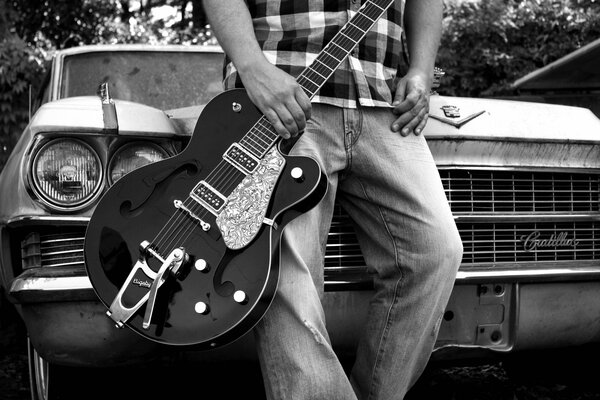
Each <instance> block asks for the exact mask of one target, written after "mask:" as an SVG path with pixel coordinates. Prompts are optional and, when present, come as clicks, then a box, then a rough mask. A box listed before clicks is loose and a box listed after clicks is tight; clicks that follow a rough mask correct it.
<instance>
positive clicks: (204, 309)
mask: <svg viewBox="0 0 600 400" xmlns="http://www.w3.org/2000/svg"><path fill="white" fill-rule="evenodd" d="M194 311H196V313H198V314H202V315H206V314H208V313H209V312H210V307H209V306H208V304H206V303H205V302H203V301H199V302H197V303H196V304H195V305H194Z"/></svg>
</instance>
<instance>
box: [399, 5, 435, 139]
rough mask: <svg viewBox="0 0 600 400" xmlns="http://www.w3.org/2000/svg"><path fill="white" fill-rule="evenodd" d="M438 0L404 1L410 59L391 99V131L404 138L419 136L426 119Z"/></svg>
mask: <svg viewBox="0 0 600 400" xmlns="http://www.w3.org/2000/svg"><path fill="white" fill-rule="evenodd" d="M442 13H443V4H442V1H441V0H406V6H405V10H404V21H405V22H404V25H405V29H406V38H407V44H408V54H409V56H410V66H409V69H408V72H407V74H406V75H405V76H404V77H402V78H401V79H400V81H399V82H398V86H397V88H396V96H395V99H394V103H393V104H392V105H393V106H394V113H395V114H396V115H398V116H399V118H398V119H396V121H395V122H394V123H393V124H392V130H393V131H400V132H401V134H402V135H403V136H406V135H408V134H410V133H411V132H413V133H415V134H416V135H419V134H420V133H421V131H422V130H423V128H424V127H425V124H426V123H427V118H428V116H429V91H430V90H431V83H432V80H433V68H434V65H435V58H436V55H437V51H438V47H439V43H440V37H441V33H442Z"/></svg>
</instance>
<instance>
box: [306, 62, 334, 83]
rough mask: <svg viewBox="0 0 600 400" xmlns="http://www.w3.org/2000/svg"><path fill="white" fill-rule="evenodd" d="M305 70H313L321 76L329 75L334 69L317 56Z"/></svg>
mask: <svg viewBox="0 0 600 400" xmlns="http://www.w3.org/2000/svg"><path fill="white" fill-rule="evenodd" d="M307 70H313V71H315V72H317V73H318V74H319V75H321V76H322V77H323V78H326V77H329V75H331V73H332V72H333V71H334V69H333V68H330V67H328V66H327V64H325V63H323V62H322V61H321V60H320V59H319V58H317V59H316V60H315V61H314V62H313V63H312V65H311V66H310V67H308V68H307Z"/></svg>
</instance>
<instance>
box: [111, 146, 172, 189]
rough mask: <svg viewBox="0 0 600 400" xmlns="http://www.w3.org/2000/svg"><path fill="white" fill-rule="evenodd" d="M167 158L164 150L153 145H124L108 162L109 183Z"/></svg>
mask: <svg viewBox="0 0 600 400" xmlns="http://www.w3.org/2000/svg"><path fill="white" fill-rule="evenodd" d="M168 156H169V155H168V154H167V152H166V151H165V150H163V149H162V148H161V147H159V146H158V145H156V144H154V143H148V142H133V143H129V144H126V145H125V146H123V147H121V148H120V149H119V150H118V151H117V152H116V153H115V154H114V155H113V157H112V159H111V160H110V164H109V166H108V176H109V181H110V183H111V184H113V183H115V182H116V181H118V180H119V179H121V178H122V177H123V175H125V174H127V173H129V172H131V171H133V170H134V169H138V168H140V167H143V166H144V165H148V164H152V163H153V162H156V161H160V160H164V159H165V158H167V157H168Z"/></svg>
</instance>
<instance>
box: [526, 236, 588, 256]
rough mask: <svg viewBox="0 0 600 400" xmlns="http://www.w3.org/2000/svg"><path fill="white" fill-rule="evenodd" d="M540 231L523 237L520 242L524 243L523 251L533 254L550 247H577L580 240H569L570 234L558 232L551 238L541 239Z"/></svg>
mask: <svg viewBox="0 0 600 400" xmlns="http://www.w3.org/2000/svg"><path fill="white" fill-rule="evenodd" d="M541 236H542V233H541V232H540V231H533V232H531V233H530V234H529V235H523V236H521V238H520V240H521V242H522V243H523V249H524V250H525V251H526V252H528V253H531V252H533V251H537V250H539V249H543V248H549V247H554V248H556V247H573V248H575V247H577V245H578V244H579V240H577V239H575V238H569V233H568V232H558V233H553V234H552V235H550V237H549V238H541Z"/></svg>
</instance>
